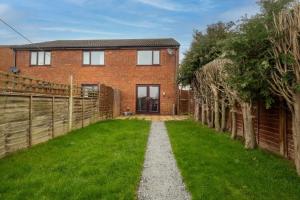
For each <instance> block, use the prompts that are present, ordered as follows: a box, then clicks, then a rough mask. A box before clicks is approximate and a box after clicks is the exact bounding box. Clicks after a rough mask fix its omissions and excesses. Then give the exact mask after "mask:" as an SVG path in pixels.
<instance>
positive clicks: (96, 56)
mask: <svg viewBox="0 0 300 200" xmlns="http://www.w3.org/2000/svg"><path fill="white" fill-rule="evenodd" d="M82 60H83V64H84V65H104V51H84V52H83V59H82Z"/></svg>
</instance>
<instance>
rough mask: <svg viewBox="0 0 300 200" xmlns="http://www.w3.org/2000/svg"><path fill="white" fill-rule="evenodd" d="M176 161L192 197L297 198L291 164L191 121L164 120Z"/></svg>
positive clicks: (298, 181)
mask: <svg viewBox="0 0 300 200" xmlns="http://www.w3.org/2000/svg"><path fill="white" fill-rule="evenodd" d="M167 129H168V132H169V136H170V139H171V143H172V147H173V151H174V153H175V157H176V159H177V163H178V165H179V168H180V170H181V173H182V175H183V177H184V181H185V183H186V185H187V187H188V189H189V191H190V192H191V194H192V196H193V199H205V200H206V199H218V200H219V199H222V200H223V199H228V200H234V199H238V200H242V199H255V200H263V199H270V200H276V199H278V200H279V199H287V200H293V199H300V178H299V177H297V175H296V172H295V169H294V168H293V165H292V164H291V163H290V162H289V161H287V160H284V159H282V158H280V157H278V156H275V155H272V154H270V153H267V152H264V151H262V150H254V151H247V150H245V149H244V148H243V145H242V144H241V142H239V141H233V140H231V139H230V137H229V136H228V135H225V134H217V133H216V132H215V131H213V130H211V129H209V128H207V127H204V126H202V125H200V124H198V123H196V122H193V121H180V122H175V121H174V122H173V121H172V122H167Z"/></svg>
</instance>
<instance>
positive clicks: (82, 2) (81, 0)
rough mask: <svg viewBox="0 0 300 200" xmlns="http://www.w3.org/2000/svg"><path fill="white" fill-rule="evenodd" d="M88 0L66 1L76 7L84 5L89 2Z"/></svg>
mask: <svg viewBox="0 0 300 200" xmlns="http://www.w3.org/2000/svg"><path fill="white" fill-rule="evenodd" d="M87 1H88V0H66V2H69V3H72V4H76V5H83V4H85V3H86V2H87Z"/></svg>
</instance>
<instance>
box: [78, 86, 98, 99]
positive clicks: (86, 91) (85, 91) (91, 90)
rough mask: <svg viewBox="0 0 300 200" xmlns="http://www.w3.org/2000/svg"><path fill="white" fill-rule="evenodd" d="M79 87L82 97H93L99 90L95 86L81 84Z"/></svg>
mask: <svg viewBox="0 0 300 200" xmlns="http://www.w3.org/2000/svg"><path fill="white" fill-rule="evenodd" d="M81 87H82V96H83V97H94V96H95V93H96V92H98V90H99V87H98V85H97V84H82V85H81Z"/></svg>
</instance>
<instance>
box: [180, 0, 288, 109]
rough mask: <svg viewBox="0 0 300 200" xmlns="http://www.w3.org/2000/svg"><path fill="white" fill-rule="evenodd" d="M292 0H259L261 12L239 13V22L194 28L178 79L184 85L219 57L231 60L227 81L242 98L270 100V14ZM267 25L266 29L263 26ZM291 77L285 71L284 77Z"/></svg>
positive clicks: (276, 11)
mask: <svg viewBox="0 0 300 200" xmlns="http://www.w3.org/2000/svg"><path fill="white" fill-rule="evenodd" d="M293 1H294V0H261V1H259V2H258V4H259V5H260V6H261V12H260V13H259V14H257V15H255V16H253V17H251V18H247V17H242V18H241V19H240V20H239V21H238V24H237V25H235V24H233V23H232V22H231V23H223V22H219V23H217V24H212V25H209V26H208V27H207V30H206V33H201V32H198V31H195V33H194V39H193V42H192V45H191V48H190V49H189V50H188V51H187V52H186V54H185V58H184V60H183V62H182V65H181V68H180V70H179V75H178V82H179V83H181V84H183V85H186V84H190V83H191V82H192V81H193V80H194V79H195V71H197V70H198V69H199V68H202V67H203V66H204V65H206V64H207V63H209V62H211V61H212V60H214V59H216V58H218V57H224V56H225V57H226V58H229V59H231V60H232V64H230V65H228V66H227V67H226V70H227V74H228V75H229V76H228V78H227V80H226V81H227V82H228V84H229V85H230V87H232V88H233V89H234V90H236V92H237V93H238V95H239V97H240V98H241V99H242V100H243V101H245V102H251V101H253V100H256V99H258V98H259V99H261V98H263V99H264V100H265V102H266V106H267V107H269V106H270V105H271V103H272V102H273V98H272V92H271V90H270V85H269V84H268V83H269V82H268V78H269V74H270V70H272V68H270V63H271V64H274V62H275V61H274V55H273V53H272V44H271V41H270V37H271V36H272V35H274V27H272V26H274V25H273V16H274V15H276V14H278V13H279V12H280V11H281V10H282V9H284V8H286V7H288V6H289V5H290V3H291V2H293ZM266 27H268V29H267V28H266ZM291 78H293V77H291V76H290V75H289V74H287V79H288V80H287V81H290V79H291Z"/></svg>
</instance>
